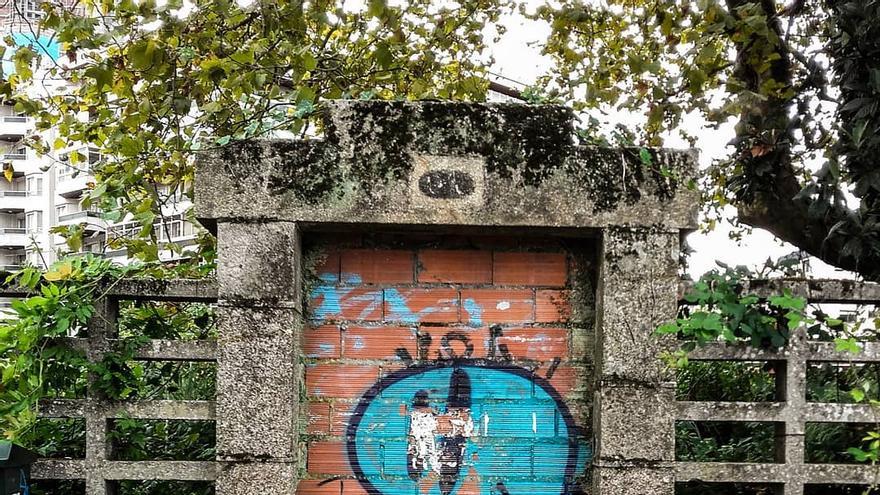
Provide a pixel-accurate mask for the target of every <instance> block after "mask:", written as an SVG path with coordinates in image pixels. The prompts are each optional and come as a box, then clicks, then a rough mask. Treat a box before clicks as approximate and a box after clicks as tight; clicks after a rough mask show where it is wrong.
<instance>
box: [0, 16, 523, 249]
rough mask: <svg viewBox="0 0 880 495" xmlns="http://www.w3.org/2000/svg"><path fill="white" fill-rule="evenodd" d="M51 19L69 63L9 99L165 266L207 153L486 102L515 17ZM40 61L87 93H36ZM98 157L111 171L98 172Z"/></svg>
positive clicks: (24, 64)
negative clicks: (179, 212) (363, 103)
mask: <svg viewBox="0 0 880 495" xmlns="http://www.w3.org/2000/svg"><path fill="white" fill-rule="evenodd" d="M43 8H44V10H45V13H46V16H45V18H44V19H43V20H41V22H40V23H39V26H34V29H35V31H36V32H46V33H51V35H52V37H53V38H54V39H55V40H56V41H58V42H60V43H62V45H63V51H64V55H65V57H66V58H67V60H61V61H57V62H53V61H50V60H46V59H47V58H48V56H47V55H46V54H43V53H40V51H39V47H36V48H29V47H21V48H18V49H17V50H16V51H15V55H14V58H15V61H16V72H15V74H12V75H8V74H7V75H6V77H5V79H3V80H2V84H0V93H2V94H3V95H4V96H6V97H7V98H9V99H10V100H11V101H13V102H14V103H15V108H16V110H17V111H19V112H23V113H25V114H27V115H31V116H33V117H35V118H36V119H37V128H38V129H39V130H41V131H51V133H43V134H42V136H49V135H54V136H56V137H54V138H52V140H47V139H46V138H44V137H40V136H34V137H33V139H32V140H31V142H30V145H31V146H32V147H34V148H35V149H36V150H37V151H38V152H40V153H41V154H44V155H46V156H50V157H52V158H55V159H58V160H60V159H61V158H62V155H64V156H66V157H67V160H68V163H69V164H70V165H71V166H74V167H76V168H78V169H81V170H83V171H86V170H88V171H90V172H91V173H93V174H94V175H95V177H96V182H95V186H94V187H93V188H92V190H91V191H90V192H89V194H88V196H87V197H86V198H85V199H84V201H83V204H84V206H89V205H99V206H100V207H101V208H102V209H103V210H104V211H105V212H106V213H105V216H106V218H107V219H108V220H110V221H120V220H122V219H124V218H126V217H127V218H130V219H133V220H134V221H137V222H140V224H141V226H142V230H141V232H140V234H139V235H138V236H136V237H134V238H131V239H120V240H118V241H117V242H118V243H119V244H120V245H124V246H125V247H126V248H127V249H128V253H129V255H131V256H136V257H138V258H140V259H143V260H155V259H157V257H158V248H159V247H160V246H159V245H158V244H159V239H160V234H161V232H160V231H161V229H162V223H163V222H162V220H163V216H162V215H163V207H167V206H169V205H171V204H172V203H173V202H174V201H175V198H176V197H177V195H178V193H179V192H183V193H185V194H187V195H189V194H191V191H190V187H191V184H192V179H193V162H194V159H195V157H196V156H197V155H198V153H200V152H203V151H205V150H208V149H212V148H217V147H221V146H225V145H226V144H228V143H230V142H231V141H233V140H240V139H251V138H257V137H261V136H266V135H282V136H299V137H308V136H311V135H314V133H316V132H320V129H315V128H314V127H313V126H312V124H313V121H312V117H313V116H314V114H315V113H316V112H317V111H318V110H319V109H320V107H321V102H322V101H323V100H325V99H333V98H383V99H391V98H443V99H472V98H482V97H483V95H484V94H485V92H486V87H487V85H488V83H487V82H486V81H485V80H484V77H483V75H484V70H485V69H484V66H485V64H486V63H487V62H488V61H489V57H488V55H487V54H486V52H485V48H486V37H487V36H492V31H493V30H492V29H491V26H492V25H494V22H495V21H496V20H497V19H498V17H499V16H500V15H501V14H502V12H505V11H507V10H509V9H510V4H508V3H506V2H505V1H503V0H502V1H492V0H473V1H465V2H462V3H461V4H460V8H450V7H441V6H438V5H437V3H436V2H430V1H426V0H419V1H415V2H405V3H401V4H399V5H397V6H392V5H389V4H387V3H386V2H385V1H381V0H379V1H375V0H374V1H370V2H367V3H366V4H365V5H364V8H362V9H355V8H351V7H348V6H347V5H346V4H345V3H344V2H328V1H326V0H324V1H315V2H298V1H294V2H287V1H277V2H276V1H272V2H253V3H251V4H249V5H243V4H241V3H237V2H232V1H229V0H196V1H193V2H190V1H189V0H187V1H183V0H170V1H167V2H155V1H146V2H131V1H122V2H109V1H96V0H83V1H81V2H75V3H74V4H72V5H71V4H69V3H66V2H49V3H45V4H43ZM487 27H488V28H489V29H486V28H487ZM502 30H503V28H502V27H501V26H498V25H495V29H494V31H495V32H496V33H500V32H501V31H502ZM40 58H42V62H43V63H44V64H46V65H48V66H49V69H48V70H49V74H48V76H49V77H60V78H63V79H64V80H66V81H69V82H70V83H72V84H71V86H70V87H69V89H68V90H66V91H64V92H58V94H53V95H50V96H46V95H44V94H43V92H42V91H39V90H37V91H35V90H34V86H35V85H39V83H40V81H39V80H38V79H39V78H38V77H36V76H34V71H32V70H31V66H32V65H33V63H34V62H35V61H36V60H38V59H40ZM38 75H39V74H38ZM84 115H87V117H84ZM83 146H90V147H92V148H93V149H96V150H97V151H98V152H100V153H102V155H103V156H104V157H105V160H103V161H102V162H99V163H97V164H94V165H89V164H88V163H87V159H86V158H87V157H85V156H84V155H83V153H82V152H80V151H77V150H80V149H81V148H82V147H83ZM71 149H73V151H70V150H71ZM189 220H190V221H195V219H194V218H190V219H189ZM63 233H65V234H67V235H68V236H71V237H76V236H77V235H78V234H80V232H76V231H75V229H73V230H71V229H64V232H63ZM202 240H203V242H202V243H201V244H200V246H199V248H200V249H203V250H210V247H211V240H210V238H207V237H206V238H203V239H202ZM165 247H167V248H169V249H174V250H180V249H181V248H179V247H177V246H175V245H173V244H172V245H168V246H165ZM192 254H195V255H199V254H200V252H199V250H196V251H195V252H194V253H192Z"/></svg>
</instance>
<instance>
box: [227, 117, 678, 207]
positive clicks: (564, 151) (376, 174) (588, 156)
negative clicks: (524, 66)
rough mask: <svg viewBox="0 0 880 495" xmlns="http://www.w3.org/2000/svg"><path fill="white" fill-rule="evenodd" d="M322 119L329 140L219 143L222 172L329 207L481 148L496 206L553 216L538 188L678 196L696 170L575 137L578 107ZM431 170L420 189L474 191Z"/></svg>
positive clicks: (596, 199) (235, 181) (389, 201)
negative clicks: (425, 162) (431, 160)
mask: <svg viewBox="0 0 880 495" xmlns="http://www.w3.org/2000/svg"><path fill="white" fill-rule="evenodd" d="M322 118H323V119H324V125H323V129H324V131H325V137H324V138H323V139H312V140H300V141H298V140H265V141H242V142H239V143H234V144H233V145H230V146H227V147H225V148H224V149H222V150H221V151H219V152H218V153H219V156H218V157H217V158H218V161H220V162H222V164H221V167H220V168H219V169H217V170H218V172H220V173H224V174H226V175H228V177H230V178H231V179H232V180H231V181H229V182H231V187H232V188H233V190H234V192H235V193H237V194H241V195H243V196H246V195H247V194H249V193H252V192H257V193H258V194H262V195H263V196H269V197H272V196H278V197H279V198H282V199H283V200H284V201H287V200H290V201H291V202H292V203H293V204H299V205H320V206H321V208H323V209H324V210H325V211H326V210H327V209H328V208H329V209H351V208H355V209H357V210H358V211H380V210H381V209H382V208H388V207H390V208H391V209H392V210H393V209H394V208H398V207H400V206H399V205H402V204H403V203H401V201H400V197H399V194H398V191H400V190H401V188H402V187H404V183H405V182H406V181H407V180H411V181H419V180H422V179H421V178H420V177H410V175H412V174H413V173H414V168H415V164H414V161H413V160H414V157H415V156H419V155H424V154H428V155H437V156H448V157H450V158H453V159H454V157H465V156H471V157H473V156H480V157H483V158H484V160H485V174H486V176H485V177H486V181H487V182H486V183H487V187H489V188H491V190H492V191H494V192H493V195H496V196H497V194H499V193H500V194H503V195H504V196H505V197H504V198H502V197H492V196H485V199H484V200H483V201H484V209H485V211H486V212H487V213H491V212H494V211H496V210H498V211H502V210H501V209H503V208H505V206H504V205H505V204H507V205H508V208H507V209H506V210H503V211H506V212H507V213H506V215H507V216H511V217H512V216H516V215H522V214H529V215H543V216H544V217H546V218H552V217H553V216H558V215H559V213H558V212H556V211H555V208H556V207H550V205H549V204H543V203H542V202H540V201H537V198H541V197H544V198H547V197H549V196H550V195H553V194H556V193H557V192H558V193H559V194H569V195H570V194H572V193H573V194H574V195H575V196H582V197H583V199H584V201H583V202H581V203H580V205H589V206H588V208H591V209H592V212H593V213H596V214H599V213H607V212H613V211H616V210H619V209H621V208H622V207H624V206H633V205H635V204H637V203H639V202H640V201H642V200H643V199H644V196H646V195H650V196H652V197H653V198H655V199H656V200H659V202H660V204H662V203H664V202H668V201H669V202H671V200H673V199H674V198H675V195H676V194H677V192H679V191H680V189H681V185H680V183H679V182H680V180H679V179H678V177H690V176H691V175H692V172H693V170H692V168H693V167H692V164H691V163H690V160H689V158H688V157H687V156H683V155H682V156H679V155H680V154H679V155H677V154H675V153H667V152H660V151H651V157H652V163H651V164H645V163H642V160H641V158H640V156H639V151H640V149H639V148H627V149H611V148H598V147H587V146H579V145H577V144H575V143H574V136H575V133H574V127H573V122H574V118H573V114H572V111H571V110H570V109H568V108H565V107H561V106H534V105H520V104H472V103H452V102H418V103H411V102H384V101H333V102H329V103H328V104H327V106H326V109H325V111H324V113H323V116H322ZM439 179H443V180H439ZM447 179H448V180H447ZM423 180H424V181H426V182H427V183H419V184H417V187H419V188H420V189H422V192H423V193H425V194H426V195H428V196H429V197H442V198H452V197H453V196H454V197H464V196H467V194H468V193H467V189H468V187H467V180H466V178H464V177H463V176H462V177H450V178H446V177H440V176H439V175H437V176H434V177H431V178H425V179H423ZM447 186H450V187H447ZM452 186H455V187H452ZM255 189H257V191H255ZM432 195H434V196H432ZM450 195H451V196H450ZM544 203H547V202H546V201H544ZM513 205H517V206H513ZM526 207H527V208H528V211H520V210H522V209H523V208H526ZM364 208H366V210H364ZM542 208H545V209H546V208H554V209H553V210H549V211H541V209H542ZM574 208H575V209H577V208H582V206H578V207H574ZM514 210H515V211H514ZM516 212H519V213H516ZM515 214H516V215H515Z"/></svg>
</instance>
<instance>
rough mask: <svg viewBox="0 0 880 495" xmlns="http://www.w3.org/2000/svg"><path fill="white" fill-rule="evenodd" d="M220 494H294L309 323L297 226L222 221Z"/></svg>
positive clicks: (218, 487)
mask: <svg viewBox="0 0 880 495" xmlns="http://www.w3.org/2000/svg"><path fill="white" fill-rule="evenodd" d="M218 244H219V246H220V251H219V263H218V274H217V276H218V282H219V293H218V295H219V306H220V307H219V311H218V312H219V337H218V347H219V354H218V360H217V460H218V461H219V462H220V464H221V466H220V473H219V476H218V479H217V492H218V493H222V494H224V495H238V494H251V493H272V494H278V495H284V494H293V493H294V490H295V488H296V461H297V445H296V439H297V430H296V428H297V427H296V424H297V421H296V418H297V413H298V410H299V407H298V406H299V394H300V392H299V389H300V381H301V380H300V376H301V371H300V370H299V367H300V366H299V360H298V355H299V352H298V347H299V335H300V328H301V325H302V301H301V294H300V290H299V287H300V280H299V278H300V271H299V266H300V242H299V234H298V232H297V229H296V226H295V224H294V223H292V222H269V223H225V222H222V223H219V225H218Z"/></svg>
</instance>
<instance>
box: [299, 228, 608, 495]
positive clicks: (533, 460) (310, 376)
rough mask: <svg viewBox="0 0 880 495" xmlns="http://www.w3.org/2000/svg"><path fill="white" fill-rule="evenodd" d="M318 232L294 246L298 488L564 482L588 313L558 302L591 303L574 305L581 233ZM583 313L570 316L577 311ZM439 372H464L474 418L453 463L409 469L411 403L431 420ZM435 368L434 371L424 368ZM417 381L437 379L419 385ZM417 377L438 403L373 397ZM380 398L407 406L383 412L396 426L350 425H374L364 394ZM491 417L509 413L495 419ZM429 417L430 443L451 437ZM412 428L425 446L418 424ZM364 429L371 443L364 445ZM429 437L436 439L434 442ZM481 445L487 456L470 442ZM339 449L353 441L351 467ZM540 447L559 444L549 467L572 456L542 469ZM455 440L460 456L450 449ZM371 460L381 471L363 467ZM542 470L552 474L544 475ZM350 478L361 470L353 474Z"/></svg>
mask: <svg viewBox="0 0 880 495" xmlns="http://www.w3.org/2000/svg"><path fill="white" fill-rule="evenodd" d="M319 240H320V242H318V243H316V245H315V246H313V247H312V248H311V249H310V251H309V252H308V253H307V259H308V260H309V262H308V263H309V265H310V266H309V267H307V268H310V269H311V270H312V272H313V273H312V275H313V279H314V282H313V283H312V284H311V286H310V288H309V293H308V308H307V315H308V316H309V321H310V323H309V325H308V326H307V328H306V329H305V330H304V333H303V341H302V349H303V353H304V355H305V358H306V369H305V394H306V397H307V407H305V408H304V411H305V414H304V417H303V428H302V432H303V437H302V443H303V444H304V445H306V456H305V462H306V466H305V468H306V470H307V472H308V475H307V478H308V479H307V480H304V481H302V482H301V483H300V485H299V488H298V492H299V493H301V494H311V493H321V494H331V493H332V494H340V493H345V494H354V493H361V492H365V491H366V492H372V493H386V494H387V495H391V493H390V492H401V493H403V492H406V491H407V490H409V488H407V487H408V486H409V485H407V483H412V486H417V487H419V490H420V491H421V492H422V493H436V494H438V495H448V494H451V493H470V492H474V493H478V492H486V493H487V494H488V492H489V491H491V490H490V489H489V487H494V488H492V490H495V491H496V492H497V491H498V489H499V487H501V488H504V487H507V488H505V489H507V490H508V491H509V492H511V493H512V492H513V491H515V490H514V489H513V488H514V487H515V488H518V489H520V490H519V491H522V490H529V491H532V492H536V493H571V492H574V491H577V490H576V489H575V488H574V487H576V485H577V484H578V483H577V481H578V480H579V477H580V475H581V473H582V472H583V466H584V465H585V463H586V460H587V458H588V456H589V441H588V436H589V435H588V428H587V427H588V426H589V425H588V424H587V423H588V421H589V391H588V390H587V388H588V385H589V384H588V380H587V378H586V376H587V375H588V374H589V367H590V363H589V357H588V356H587V355H586V351H585V345H584V344H583V342H584V341H586V340H588V337H587V336H585V335H583V334H584V333H586V332H588V327H589V322H588V321H586V322H573V321H571V315H572V305H573V304H572V303H571V301H579V302H578V303H577V304H578V305H580V306H584V305H586V306H589V304H590V303H589V302H584V301H591V300H592V294H591V293H589V291H590V290H591V289H590V287H589V284H584V283H582V281H583V280H589V278H590V273H589V272H590V269H591V267H590V263H589V256H588V255H586V254H585V253H589V252H590V251H591V248H590V247H589V245H588V246H586V247H582V246H581V247H579V248H578V249H572V248H570V246H569V245H570V244H572V243H571V242H570V241H569V242H567V243H562V242H557V241H546V240H543V241H541V242H540V243H535V244H536V245H531V244H529V242H528V241H527V240H521V239H495V240H487V239H480V238H478V239H457V240H453V241H451V242H450V241H448V240H447V241H444V240H442V239H432V238H428V239H412V238H408V237H400V238H389V239H385V241H386V242H385V243H384V244H382V243H377V242H375V241H373V242H367V241H364V240H360V239H357V240H355V241H354V242H352V241H351V238H347V239H346V241H345V243H344V244H343V243H341V242H340V243H337V242H334V241H335V239H334V238H333V237H332V236H328V237H326V238H321V239H319ZM377 244H378V245H377ZM386 246H387V247H386ZM585 260H586V261H585ZM576 266H577V267H579V268H578V269H574V267H576ZM575 279H577V280H575ZM591 309H592V308H589V307H586V308H579V309H578V310H577V311H576V313H577V314H581V315H589V314H591V311H590V310H591ZM453 369H463V370H465V373H463V374H465V375H467V376H468V377H469V378H468V380H469V381H467V387H469V388H468V392H467V397H466V398H465V399H464V400H465V401H467V404H468V407H467V408H465V409H466V412H465V413H466V415H467V417H468V419H467V421H469V422H470V423H473V425H472V426H473V427H474V428H475V430H474V432H469V433H467V434H463V435H464V436H460V438H464V437H467V438H465V439H464V440H462V442H464V443H466V444H467V445H468V447H467V448H466V449H465V447H461V449H464V450H460V452H459V451H458V450H455V449H458V448H459V447H456V448H455V449H452V450H454V451H455V452H458V453H456V454H455V455H456V456H458V457H456V462H457V463H458V464H460V466H459V465H458V464H456V467H455V469H454V471H455V472H454V473H452V472H451V471H452V470H453V469H452V468H444V469H446V471H443V470H441V469H440V468H438V467H437V465H438V462H437V461H436V459H434V469H433V472H432V469H431V467H430V466H429V465H428V464H426V465H425V466H424V467H423V469H422V470H421V471H418V470H416V469H414V468H413V467H412V465H413V463H414V462H415V461H413V459H414V458H415V457H417V455H416V454H414V453H413V451H412V450H413V449H415V447H413V445H414V438H415V437H414V435H416V434H414V433H412V431H413V430H412V429H413V428H414V426H413V423H412V422H413V421H415V420H414V419H412V418H415V417H416V416H412V414H413V411H417V410H421V411H427V412H428V413H429V414H428V417H429V418H434V419H436V420H437V421H439V423H438V424H442V422H443V421H445V420H444V418H445V416H444V415H445V414H449V411H450V410H452V409H454V408H451V407H450V406H449V404H447V403H446V402H448V401H450V400H452V399H447V395H448V396H449V397H452V396H451V392H449V391H448V389H449V388H450V387H452V386H453V385H452V383H451V382H450V383H449V385H445V384H446V382H447V378H446V376H447V375H449V374H450V373H453V371H451V370H453ZM483 370H488V371H483ZM419 373H428V374H425V375H420V374H419ZM430 373H434V374H435V375H436V376H434V375H431V374H430ZM443 373H446V374H447V375H443V378H440V377H439V376H440V375H437V374H443ZM459 374H462V373H459ZM432 376H433V378H432ZM449 376H451V375H449ZM431 380H438V381H437V382H436V383H439V384H440V385H439V386H434V387H433V388H431V386H430V384H431V383H434V382H431ZM479 380H486V381H485V382H483V381H479ZM429 382H430V383H429ZM508 382H509V383H508ZM404 383H406V384H404ZM410 384H411V385H410ZM518 384H520V385H521V384H529V386H530V387H531V388H529V386H527V387H524V388H522V389H520V388H517V387H518ZM422 386H424V387H427V388H425V389H424V390H422V392H424V393H426V394H427V395H433V396H434V399H432V400H436V401H437V402H436V403H433V405H432V406H431V407H428V406H425V405H422V406H421V409H419V407H420V406H418V404H416V402H413V401H414V399H412V398H411V397H408V396H407V397H396V396H395V397H392V398H385V397H384V395H385V394H386V393H388V391H389V390H392V389H395V387H397V388H401V387H403V388H406V387H410V388H413V390H415V389H417V388H419V387H422ZM444 386H445V387H446V388H444ZM383 387H385V388H383ZM496 387H497V388H499V389H506V390H507V391H506V392H503V393H502V392H497V391H495V390H494V389H495V388H496ZM395 390H396V389H395ZM535 390H537V391H535ZM407 393H408V392H407ZM505 394H506V395H505ZM517 394H519V395H517ZM389 395H394V394H393V393H390V394H389ZM379 401H384V402H381V407H385V408H391V409H387V410H392V409H393V410H395V411H396V413H395V414H392V415H391V416H398V415H399V416H403V417H405V418H404V419H400V418H397V419H395V420H394V421H398V422H400V421H402V422H401V423H400V425H402V426H401V428H404V430H405V431H406V432H408V433H406V434H404V433H402V431H403V430H401V431H397V432H396V433H390V432H388V431H385V432H382V433H378V432H377V433H376V435H375V437H374V436H371V434H367V433H364V431H366V428H368V427H376V428H380V427H382V426H383V425H382V424H381V423H382V422H381V421H380V420H377V419H376V417H377V416H375V414H376V413H375V412H373V413H372V414H373V416H371V419H370V420H371V421H373V422H374V423H375V424H373V425H372V426H368V425H364V424H363V421H364V419H363V416H364V415H367V416H369V415H370V414H371V409H370V408H371V407H372V408H374V409H375V408H378V407H380V406H379V405H375V406H374V405H373V404H374V403H375V404H379ZM394 401H396V402H394ZM505 401H506V402H505ZM444 404H445V405H444ZM518 404H521V407H520V406H519V405H518ZM398 409H399V411H398ZM532 409H534V411H536V412H530V411H532ZM376 410H378V409H376ZM444 411H445V412H444ZM489 411H491V412H492V414H491V415H490V413H489ZM537 411H547V413H546V416H547V418H549V419H547V420H546V421H544V422H543V423H542V425H541V426H540V428H539V427H538V425H537V421H538V420H537V418H538V417H539V412H537ZM541 414H543V413H541ZM407 415H410V416H407ZM520 416H522V417H520ZM541 417H542V418H543V416H541ZM355 418H360V419H359V420H355ZM553 418H555V419H553ZM380 419H381V418H380ZM358 421H360V422H361V424H357V423H358ZM432 421H433V420H432ZM492 421H502V422H503V421H509V423H497V424H498V426H497V427H496V426H495V424H496V423H492ZM553 421H555V423H554V424H553V425H550V422H553ZM470 423H468V424H470ZM432 424H433V423H432ZM560 424H562V426H560ZM352 425H355V426H352ZM554 425H555V426H554ZM355 428H359V429H355ZM437 428H438V433H437V434H436V435H435V437H433V438H434V440H435V441H436V443H437V445H445V444H444V442H446V443H449V440H448V439H449V438H452V437H450V435H449V434H447V433H443V432H442V431H440V430H442V426H438V427H437ZM388 429H389V430H390V429H392V427H390V426H389V427H388ZM539 430H540V431H539ZM530 431H531V432H532V433H531V434H530V433H529V432H530ZM520 432H525V434H520ZM560 432H562V433H560ZM383 435H384V436H383ZM416 436H417V435H416ZM526 437H528V438H526ZM424 438H427V439H429V441H428V443H429V444H431V441H430V440H431V438H432V436H431V435H427V436H425V437H424ZM373 441H375V442H376V445H377V446H378V447H376V448H378V449H379V450H377V451H376V452H381V453H376V452H373V451H372V450H371V449H372V447H371V445H372V443H371V442H373ZM358 442H360V443H358ZM361 444H363V445H361ZM456 445H457V444H456ZM499 445H503V446H505V447H503V448H502V447H499ZM571 445H575V446H576V447H571ZM407 446H408V447H407ZM546 446H549V447H546ZM545 447H546V448H545ZM407 449H410V450H411V451H410V452H408V453H407ZM430 449H437V451H438V452H439V451H440V447H437V446H436V445H430V446H429V447H428V450H430ZM449 449H450V448H449V447H446V450H445V451H444V452H448V451H450V450H449ZM481 449H483V450H481ZM485 449H494V450H493V452H494V454H491V455H488V454H484V453H485V452H488V451H487V450H485ZM505 449H506V450H505ZM554 449H555V450H554ZM353 450H358V451H363V454H362V456H361V457H362V458H361V461H362V464H358V462H361V461H353V460H352V451H353ZM542 450H546V451H547V452H549V453H548V456H551V455H556V454H552V453H553V452H556V451H558V452H559V454H558V455H559V457H560V459H557V460H551V461H549V462H550V463H551V464H559V463H563V464H564V463H565V462H568V463H569V464H571V466H569V467H568V468H566V472H565V473H562V472H561V471H560V470H561V469H562V468H561V467H558V466H557V467H552V468H546V470H547V473H549V474H542V473H541V470H542V468H541V465H542V464H541V463H542V462H547V461H546V460H545V461H542V460H541V451H542ZM465 452H467V455H469V456H470V458H469V459H465V458H463V457H462V456H464V455H465V454H464V453H465ZM572 452H575V454H572ZM481 454H483V455H482V459H483V460H478V459H480V458H481ZM438 455H440V454H438ZM492 455H497V456H500V457H498V459H501V460H502V461H503V460H504V459H505V458H506V457H505V455H509V456H510V457H509V459H510V463H511V466H514V465H515V466H521V467H522V469H521V470H520V471H524V470H526V469H528V470H529V472H528V473H525V472H516V473H507V472H506V471H505V469H504V468H503V465H495V464H492V463H493V462H496V461H493V460H492V459H494V458H493V457H492ZM363 456H366V457H367V460H366V461H364V460H363ZM572 456H576V457H577V459H574V460H572V459H573V457H572ZM441 457H442V456H441ZM526 457H528V459H526ZM380 458H381V459H380ZM459 458H461V459H459ZM377 459H380V460H377ZM557 461H558V462H557ZM353 463H354V464H356V465H357V466H359V467H353ZM496 464H497V462H496ZM575 464H576V465H575ZM365 465H366V467H364V466H365ZM373 465H375V466H381V469H379V471H375V469H374V470H373V471H371V469H372V468H371V467H370V466H373ZM408 465H409V467H407V466H408ZM377 469H378V468H377ZM406 469H409V471H406ZM554 469H555V470H557V471H560V473H561V474H559V476H556V475H555V474H553V473H552V472H554V471H553V470H554ZM374 471H375V472H374ZM416 471H418V472H416ZM356 475H357V476H359V477H361V478H362V479H368V481H367V482H359V481H357V480H354V479H352V478H353V477H355V476H356ZM560 476H561V477H560ZM373 478H375V479H374V480H373ZM444 479H445V481H443V480H444ZM369 480H373V481H369ZM407 480H409V481H407ZM499 483H500V485H499ZM559 490H561V491H559ZM499 493H501V492H499ZM502 495H503V493H502Z"/></svg>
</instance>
